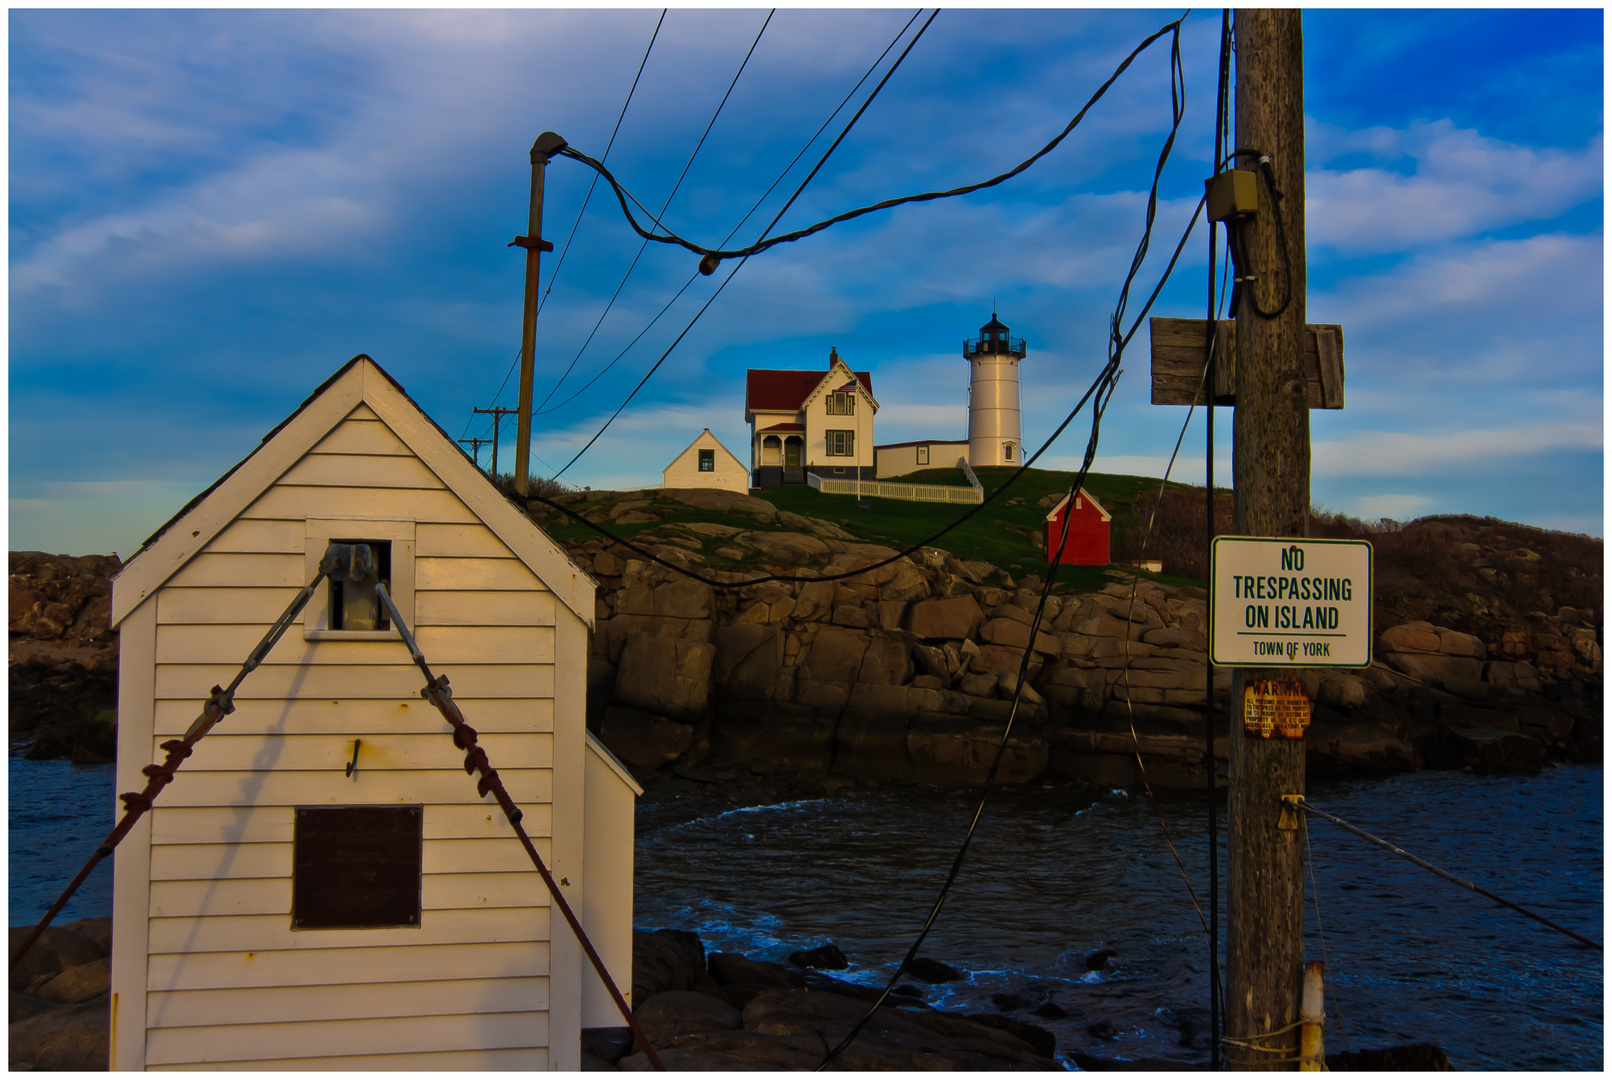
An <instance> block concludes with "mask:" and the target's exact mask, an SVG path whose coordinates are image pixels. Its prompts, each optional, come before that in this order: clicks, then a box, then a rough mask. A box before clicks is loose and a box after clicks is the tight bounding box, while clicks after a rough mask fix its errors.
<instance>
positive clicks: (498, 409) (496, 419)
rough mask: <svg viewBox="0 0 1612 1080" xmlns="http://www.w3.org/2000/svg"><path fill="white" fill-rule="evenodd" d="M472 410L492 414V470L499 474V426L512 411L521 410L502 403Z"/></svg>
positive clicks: (495, 474) (487, 414) (472, 410)
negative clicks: (505, 406)
mask: <svg viewBox="0 0 1612 1080" xmlns="http://www.w3.org/2000/svg"><path fill="white" fill-rule="evenodd" d="M529 402H530V399H528V403H529ZM470 411H471V412H473V413H481V414H482V415H484V416H490V417H492V418H493V438H492V444H493V471H492V475H494V476H497V475H498V427H499V425H500V424H501V423H502V422H503V420H504V417H506V416H509V415H510V414H512V413H518V412H520V410H519V409H506V408H504V407H503V406H501V405H494V406H493V407H492V408H490V409H471V410H470ZM459 441H460V442H463V441H464V440H463V439H461V440H459Z"/></svg>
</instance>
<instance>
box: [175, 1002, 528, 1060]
mask: <svg viewBox="0 0 1612 1080" xmlns="http://www.w3.org/2000/svg"><path fill="white" fill-rule="evenodd" d="M534 1019H535V1018H534V1017H533V1016H532V1015H531V1014H530V1013H510V1012H505V1013H484V1014H481V1015H478V1016H474V1017H466V1016H409V1017H386V1018H381V1019H368V1020H304V1021H299V1022H295V1023H284V1024H218V1025H214V1026H211V1027H198V1028H177V1029H176V1028H154V1029H152V1030H151V1031H150V1032H149V1033H148V1034H147V1036H146V1060H147V1061H149V1062H151V1063H152V1064H154V1065H165V1064H168V1063H170V1062H179V1061H185V1062H192V1061H218V1060H220V1059H224V1058H228V1059H231V1060H237V1061H238V1060H250V1059H252V1058H254V1057H260V1058H274V1057H282V1056H284V1054H285V1052H286V1048H287V1047H289V1046H295V1047H296V1048H297V1049H299V1050H301V1051H302V1052H303V1053H307V1054H339V1053H342V1052H344V1051H345V1052H347V1053H349V1054H362V1053H380V1052H388V1053H408V1052H410V1051H424V1050H430V1051H434V1052H438V1053H440V1052H442V1051H444V1050H469V1049H475V1048H478V1047H498V1048H510V1047H523V1046H530V1045H531V1044H532V1042H533V1041H534V1039H533V1038H532V1035H533V1029H534V1027H535V1026H536V1025H535V1024H534Z"/></svg>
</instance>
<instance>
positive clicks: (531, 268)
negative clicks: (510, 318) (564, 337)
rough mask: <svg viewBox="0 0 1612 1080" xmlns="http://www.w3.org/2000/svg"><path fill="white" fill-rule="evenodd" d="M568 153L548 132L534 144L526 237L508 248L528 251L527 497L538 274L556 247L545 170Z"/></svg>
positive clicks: (518, 479) (521, 472)
mask: <svg viewBox="0 0 1612 1080" xmlns="http://www.w3.org/2000/svg"><path fill="white" fill-rule="evenodd" d="M564 149H565V140H564V139H562V138H560V137H559V136H558V135H556V134H554V132H552V131H545V132H543V134H541V135H539V136H538V137H537V141H536V142H534V143H533V144H532V153H531V159H532V193H531V201H530V203H529V204H528V206H527V214H526V235H525V236H517V237H516V238H515V239H513V240H511V241H510V242H509V245H508V246H509V247H523V248H525V249H526V307H525V310H524V311H523V312H522V313H521V388H520V410H519V415H520V419H519V421H518V423H517V430H516V432H515V490H516V491H517V492H519V493H520V494H522V495H525V494H526V486H527V477H528V475H529V470H530V458H531V453H532V373H533V371H534V365H535V360H534V358H533V355H532V354H533V352H534V351H535V350H536V348H537V271H538V262H539V259H540V256H541V253H542V252H545V251H553V250H554V245H553V244H551V243H549V242H548V241H547V240H545V239H543V170H544V169H545V168H547V167H548V163H549V158H551V157H553V156H554V155H555V154H558V153H559V152H560V151H561V150H564Z"/></svg>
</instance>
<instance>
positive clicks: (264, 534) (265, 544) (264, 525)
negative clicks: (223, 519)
mask: <svg viewBox="0 0 1612 1080" xmlns="http://www.w3.org/2000/svg"><path fill="white" fill-rule="evenodd" d="M305 528H306V523H305V522H304V521H303V520H302V519H301V518H297V519H295V520H291V521H237V522H235V523H233V524H232V525H230V527H229V528H227V529H225V530H224V531H223V532H221V533H219V534H218V535H217V536H215V537H213V539H212V540H210V541H209V542H208V544H207V546H206V547H205V548H203V549H202V550H203V551H204V552H269V553H274V552H278V553H281V554H284V553H287V552H290V553H293V554H300V553H301V551H302V545H303V530H304V529H305Z"/></svg>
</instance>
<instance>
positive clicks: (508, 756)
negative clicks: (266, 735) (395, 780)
mask: <svg viewBox="0 0 1612 1080" xmlns="http://www.w3.org/2000/svg"><path fill="white" fill-rule="evenodd" d="M471 726H472V727H474V726H475V725H471ZM215 731H216V729H215ZM270 738H271V739H273V740H274V744H273V745H274V749H272V750H269V749H268V745H269V744H267V743H266V742H265V740H264V739H263V738H262V737H259V736H255V735H242V734H238V733H234V732H230V733H215V734H211V735H208V736H207V738H206V739H205V740H203V741H202V742H201V743H199V744H197V746H196V749H195V752H194V753H193V754H192V755H191V757H190V758H189V759H188V760H187V761H186V762H185V765H184V768H185V769H186V770H187V771H194V772H244V771H248V770H252V769H255V768H257V767H258V766H257V764H256V760H257V758H258V757H259V756H260V755H262V754H264V753H265V752H266V751H267V752H269V753H273V754H274V767H275V768H276V769H291V770H298V771H306V772H317V771H319V770H322V769H323V770H328V769H334V770H335V771H337V772H339V773H341V774H342V777H343V779H348V777H347V766H348V765H349V764H351V763H352V760H353V740H352V739H351V738H348V737H347V736H346V735H277V736H271V737H270ZM358 742H359V747H358V769H357V771H358V772H360V773H363V772H373V771H377V770H381V771H384V770H387V769H452V768H455V767H459V766H462V764H463V762H464V759H465V752H464V751H463V750H461V749H459V748H458V747H457V746H455V745H453V731H452V729H451V728H449V727H448V725H446V724H443V725H442V727H441V729H440V730H438V731H432V732H430V733H428V734H427V733H423V732H422V733H418V734H413V733H411V734H402V735H398V734H387V735H372V736H370V737H369V738H367V739H365V738H360V739H359V740H358ZM477 742H478V744H479V745H480V746H481V748H482V749H483V750H485V751H487V758H488V760H489V761H491V762H492V764H493V768H497V767H498V763H499V762H500V761H508V762H519V763H520V764H521V765H524V766H527V767H534V766H552V765H553V764H554V760H553V756H554V736H553V735H551V734H549V733H548V732H522V733H519V734H517V733H513V732H498V733H488V734H486V735H482V734H481V733H480V732H479V731H478V733H477ZM161 754H162V750H161V749H159V748H158V746H157V745H156V741H155V740H154V741H153V745H152V748H151V757H152V760H153V761H155V760H156V759H157V758H158V757H159V756H160V755H161Z"/></svg>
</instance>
